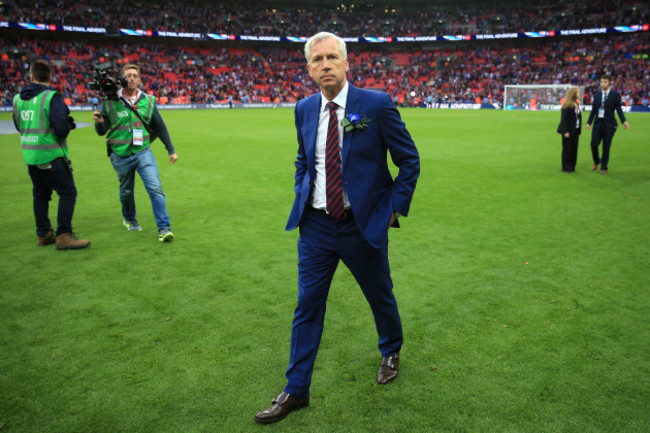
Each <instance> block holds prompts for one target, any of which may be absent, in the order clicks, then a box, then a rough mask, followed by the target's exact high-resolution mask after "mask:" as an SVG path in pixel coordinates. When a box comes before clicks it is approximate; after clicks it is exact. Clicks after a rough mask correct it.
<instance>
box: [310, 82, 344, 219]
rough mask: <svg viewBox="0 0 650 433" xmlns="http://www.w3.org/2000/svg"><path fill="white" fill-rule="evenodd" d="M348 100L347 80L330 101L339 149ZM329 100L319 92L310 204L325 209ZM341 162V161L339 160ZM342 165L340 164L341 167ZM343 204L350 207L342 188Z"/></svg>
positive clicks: (341, 144)
mask: <svg viewBox="0 0 650 433" xmlns="http://www.w3.org/2000/svg"><path fill="white" fill-rule="evenodd" d="M347 100H348V82H347V81H346V82H345V86H343V89H342V90H341V91H340V92H339V94H338V95H336V97H335V98H334V99H333V100H332V101H331V102H334V103H335V104H336V105H337V106H338V108H337V109H336V117H337V118H338V129H339V149H341V148H343V127H342V126H341V121H342V120H343V117H344V116H345V103H346V101H347ZM328 102H330V101H329V100H328V99H327V98H326V97H325V95H323V93H322V92H321V103H320V106H321V110H320V116H319V118H318V133H317V135H316V149H315V154H316V179H314V191H313V193H312V202H311V205H312V206H313V207H314V208H315V209H325V210H326V209H327V192H326V184H327V183H326V175H325V147H326V145H327V143H326V141H327V126H328V124H329V119H330V112H329V109H328V108H327V103H328ZM341 164H343V162H342V161H341ZM342 168H343V166H342V165H341V169H342ZM343 206H345V208H346V209H349V208H350V201H349V200H348V194H347V193H346V192H345V188H343Z"/></svg>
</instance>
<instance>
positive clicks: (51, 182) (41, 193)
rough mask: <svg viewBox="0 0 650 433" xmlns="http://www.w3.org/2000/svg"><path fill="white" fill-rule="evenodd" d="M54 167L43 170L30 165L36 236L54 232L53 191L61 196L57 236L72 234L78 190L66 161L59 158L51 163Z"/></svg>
mask: <svg viewBox="0 0 650 433" xmlns="http://www.w3.org/2000/svg"><path fill="white" fill-rule="evenodd" d="M51 164H52V167H51V168H48V169H41V168H38V167H37V166H35V165H28V166H27V167H28V170H29V176H30V177H31V178H32V184H33V186H34V187H33V189H32V192H33V195H34V217H35V218H36V236H45V235H46V234H47V233H48V232H49V231H50V230H52V224H51V223H50V218H49V205H50V200H51V199H52V191H56V193H57V194H58V195H59V212H58V215H57V224H58V227H57V229H56V233H55V234H56V235H57V236H58V235H60V234H61V233H71V232H72V215H73V214H74V205H75V203H76V201H77V188H76V187H75V185H74V179H73V178H72V172H71V171H70V170H68V168H67V166H66V163H65V160H64V159H63V158H57V159H55V160H54V161H52V162H51Z"/></svg>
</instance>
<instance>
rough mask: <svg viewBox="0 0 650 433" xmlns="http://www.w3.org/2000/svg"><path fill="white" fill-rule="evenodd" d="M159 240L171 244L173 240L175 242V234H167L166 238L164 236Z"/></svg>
mask: <svg viewBox="0 0 650 433" xmlns="http://www.w3.org/2000/svg"><path fill="white" fill-rule="evenodd" d="M158 240H159V241H160V242H169V241H173V240H174V234H173V233H167V234H166V235H165V236H163V237H158Z"/></svg>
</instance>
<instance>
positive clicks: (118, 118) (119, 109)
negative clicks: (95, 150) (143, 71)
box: [102, 93, 156, 157]
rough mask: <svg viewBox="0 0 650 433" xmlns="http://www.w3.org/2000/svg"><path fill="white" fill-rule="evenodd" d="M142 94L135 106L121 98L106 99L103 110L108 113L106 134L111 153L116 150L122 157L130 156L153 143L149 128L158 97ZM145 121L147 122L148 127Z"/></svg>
mask: <svg viewBox="0 0 650 433" xmlns="http://www.w3.org/2000/svg"><path fill="white" fill-rule="evenodd" d="M140 95H141V97H140V99H138V100H137V101H136V104H135V106H131V107H128V108H127V106H126V105H125V104H124V103H123V102H122V101H119V100H110V99H107V100H105V101H104V104H103V107H102V111H103V112H104V113H106V115H107V117H108V123H109V124H110V129H109V130H108V134H107V135H106V145H107V146H108V147H109V155H110V152H114V153H116V154H117V155H119V156H122V157H124V156H129V155H132V154H134V153H138V152H142V151H143V150H144V149H146V148H148V147H149V145H151V141H152V140H151V136H150V135H149V131H148V129H147V128H149V125H151V120H152V117H153V109H154V106H155V105H154V104H155V103H156V97H155V96H152V95H147V94H146V93H141V94H140ZM134 110H136V111H137V113H138V116H139V117H138V116H136V114H135V112H134ZM143 123H144V124H146V128H145V125H144V124H143ZM138 131H139V132H138Z"/></svg>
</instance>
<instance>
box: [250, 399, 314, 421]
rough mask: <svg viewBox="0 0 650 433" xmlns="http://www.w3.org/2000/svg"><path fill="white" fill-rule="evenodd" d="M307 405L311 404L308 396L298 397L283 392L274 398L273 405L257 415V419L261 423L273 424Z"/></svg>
mask: <svg viewBox="0 0 650 433" xmlns="http://www.w3.org/2000/svg"><path fill="white" fill-rule="evenodd" d="M307 406H309V399H308V398H297V397H294V396H292V395H290V394H287V393H286V392H283V393H282V394H280V395H279V396H278V397H277V398H276V399H275V400H273V405H272V406H271V407H269V408H266V409H264V410H263V411H261V412H258V413H257V415H255V421H257V422H259V423H261V424H271V423H274V422H278V421H282V420H283V419H284V418H286V416H287V415H289V414H290V413H291V412H293V411H294V410H298V409H302V408H303V407H307Z"/></svg>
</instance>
